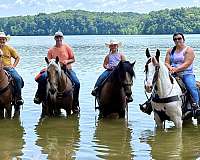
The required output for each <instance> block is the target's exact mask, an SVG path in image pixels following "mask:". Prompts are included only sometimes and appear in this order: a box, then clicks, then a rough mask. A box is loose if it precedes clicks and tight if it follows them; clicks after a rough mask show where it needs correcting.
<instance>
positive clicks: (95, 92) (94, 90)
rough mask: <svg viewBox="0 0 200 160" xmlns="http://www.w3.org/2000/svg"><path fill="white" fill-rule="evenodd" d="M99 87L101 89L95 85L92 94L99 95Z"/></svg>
mask: <svg viewBox="0 0 200 160" xmlns="http://www.w3.org/2000/svg"><path fill="white" fill-rule="evenodd" d="M98 89H99V87H95V88H94V89H93V90H92V92H91V95H93V96H97V92H98Z"/></svg>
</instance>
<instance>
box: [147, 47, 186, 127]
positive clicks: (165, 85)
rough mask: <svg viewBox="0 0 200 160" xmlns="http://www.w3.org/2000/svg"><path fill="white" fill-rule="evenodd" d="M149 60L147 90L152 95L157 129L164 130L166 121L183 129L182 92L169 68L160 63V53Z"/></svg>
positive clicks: (148, 54) (148, 55)
mask: <svg viewBox="0 0 200 160" xmlns="http://www.w3.org/2000/svg"><path fill="white" fill-rule="evenodd" d="M146 56H147V58H148V60H147V62H146V65H145V74H146V79H145V84H144V85H145V86H144V87H145V90H146V92H148V93H152V95H151V105H152V108H153V111H154V120H155V121H156V124H157V127H159V128H164V123H163V122H164V121H165V120H170V121H173V122H174V124H175V126H176V128H182V104H183V102H182V99H181V95H182V91H181V88H180V87H179V85H178V83H177V81H176V80H175V78H174V77H172V76H171V75H170V74H169V71H168V69H167V67H166V66H165V65H164V64H163V63H162V62H160V61H159V56H160V51H159V50H157V52H156V56H151V55H150V53H149V50H148V48H147V50H146Z"/></svg>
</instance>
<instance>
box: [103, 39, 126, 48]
mask: <svg viewBox="0 0 200 160" xmlns="http://www.w3.org/2000/svg"><path fill="white" fill-rule="evenodd" d="M114 44H117V45H118V47H121V46H122V43H121V42H118V41H115V40H110V42H108V43H105V45H106V47H109V46H110V45H114Z"/></svg>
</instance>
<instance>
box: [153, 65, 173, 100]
mask: <svg viewBox="0 0 200 160" xmlns="http://www.w3.org/2000/svg"><path fill="white" fill-rule="evenodd" d="M156 86H157V94H158V95H159V96H160V97H166V96H168V95H169V93H170V91H171V90H172V87H173V84H172V83H171V80H170V77H169V71H168V69H167V67H166V66H165V65H164V64H163V63H160V70H159V74H158V80H157V82H156Z"/></svg>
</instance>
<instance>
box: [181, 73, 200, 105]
mask: <svg viewBox="0 0 200 160" xmlns="http://www.w3.org/2000/svg"><path fill="white" fill-rule="evenodd" d="M182 80H183V83H184V84H185V87H186V88H187V90H188V91H189V92H190V94H191V96H192V98H193V101H194V102H195V103H197V104H199V91H198V88H197V86H196V80H195V76H194V75H192V74H187V75H183V77H182Z"/></svg>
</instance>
